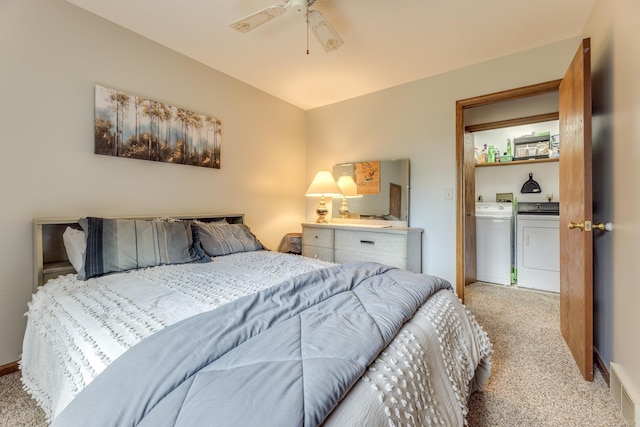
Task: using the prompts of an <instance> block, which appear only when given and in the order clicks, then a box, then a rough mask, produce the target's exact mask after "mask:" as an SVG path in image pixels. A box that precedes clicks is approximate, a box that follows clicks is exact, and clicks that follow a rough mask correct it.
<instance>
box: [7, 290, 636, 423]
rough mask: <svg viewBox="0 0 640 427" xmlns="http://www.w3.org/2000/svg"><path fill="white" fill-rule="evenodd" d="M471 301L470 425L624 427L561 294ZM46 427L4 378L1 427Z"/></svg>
mask: <svg viewBox="0 0 640 427" xmlns="http://www.w3.org/2000/svg"><path fill="white" fill-rule="evenodd" d="M465 298H466V304H467V306H468V307H469V309H470V310H471V312H472V313H473V314H474V316H475V317H476V319H477V320H478V322H479V323H480V324H481V325H482V326H483V328H484V329H485V330H486V331H487V333H488V334H489V337H490V339H491V342H492V344H493V349H494V353H493V357H492V361H493V366H492V370H491V377H490V379H489V383H488V384H487V387H486V388H485V390H484V391H483V392H477V393H474V394H473V395H472V396H471V399H470V402H469V415H468V417H467V419H468V422H469V426H471V427H485V426H486V427H489V426H491V427H499V426H505V427H506V426H509V427H517V426H523V427H525V426H526V427H547V426H548V427H565V426H566V427H573V426H580V427H620V426H625V425H626V424H625V422H624V420H623V419H622V417H621V415H620V412H619V410H618V408H617V406H616V404H615V402H614V401H613V398H612V397H611V395H610V393H609V389H608V387H607V384H606V382H605V381H604V379H603V377H602V375H601V374H600V372H597V371H596V375H595V380H594V381H593V382H586V381H584V380H583V379H582V376H581V375H580V372H579V370H578V368H577V366H576V365H575V363H574V361H573V359H572V357H571V354H570V352H569V350H568V348H567V346H566V344H565V343H564V340H563V338H562V336H561V334H560V328H559V324H560V319H559V316H560V315H559V298H558V296H557V295H555V294H550V293H545V292H535V291H529V290H525V289H517V288H509V287H505V286H498V285H490V284H484V283H474V284H472V285H470V286H467V288H466V291H465ZM46 425H47V423H46V420H45V417H44V413H43V412H42V410H41V409H40V408H39V407H38V406H37V405H36V403H35V401H34V400H33V399H31V398H30V397H29V395H28V394H27V393H26V392H25V391H24V390H23V389H22V386H21V383H20V373H19V372H16V373H13V374H9V375H5V376H3V377H0V427H21V426H24V427H26V426H29V427H40V426H46Z"/></svg>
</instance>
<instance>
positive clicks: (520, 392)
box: [465, 283, 626, 427]
mask: <svg viewBox="0 0 640 427" xmlns="http://www.w3.org/2000/svg"><path fill="white" fill-rule="evenodd" d="M465 304H466V305H467V307H469V309H470V310H471V312H472V313H473V314H474V316H475V317H476V319H477V320H478V323H480V324H481V325H482V327H483V328H484V329H485V331H487V333H488V334H489V338H490V339H491V343H492V344H493V350H494V353H493V355H492V362H493V365H492V367H491V377H490V378H489V383H488V384H487V386H486V387H485V390H484V391H483V392H479V393H474V394H473V395H472V396H471V399H470V402H469V406H470V407H469V416H468V417H467V419H468V421H469V425H470V426H471V427H474V426H477V427H481V426H510V427H516V426H523V427H524V426H526V427H546V426H549V427H564V426H567V427H570V426H571V427H572V426H581V427H600V426H601V427H618V426H626V424H625V422H624V419H623V418H622V416H621V415H620V411H619V410H618V407H617V406H616V404H615V402H614V400H613V397H612V396H611V394H610V392H609V388H608V386H607V383H606V382H605V380H604V378H603V377H602V374H601V373H600V372H599V371H597V370H596V372H595V378H594V381H593V382H587V381H585V380H583V378H582V375H581V374H580V371H579V369H578V367H577V365H576V364H575V362H574V360H573V358H572V356H571V352H570V351H569V348H568V347H567V345H566V344H565V342H564V339H563V338H562V334H561V332H560V298H559V295H558V294H553V293H548V292H536V291H531V290H527V289H518V288H513V287H506V286H500V285H491V284H485V283H474V284H472V285H469V286H467V288H466V289H465Z"/></svg>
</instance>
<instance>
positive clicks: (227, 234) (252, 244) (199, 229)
mask: <svg viewBox="0 0 640 427" xmlns="http://www.w3.org/2000/svg"><path fill="white" fill-rule="evenodd" d="M193 226H194V228H195V231H196V234H198V240H199V244H200V245H201V246H202V249H203V250H204V252H205V253H206V254H207V255H209V256H212V257H213V256H220V255H229V254H233V253H236V252H250V251H259V250H261V249H263V246H262V243H260V242H259V241H258V239H257V238H256V236H254V235H253V233H251V231H250V230H249V227H247V226H246V225H244V224H221V225H216V224H206V223H205V224H202V223H200V224H194V225H193Z"/></svg>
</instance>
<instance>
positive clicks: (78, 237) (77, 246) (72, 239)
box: [62, 227, 87, 273]
mask: <svg viewBox="0 0 640 427" xmlns="http://www.w3.org/2000/svg"><path fill="white" fill-rule="evenodd" d="M62 241H63V242H64V248H65V250H66V251H67V258H69V262H70V263H71V265H72V266H73V268H75V270H76V272H78V273H80V272H81V271H82V269H83V268H84V253H85V250H86V248H87V243H86V242H85V237H84V231H82V230H77V229H75V228H71V227H67V229H66V230H64V233H62Z"/></svg>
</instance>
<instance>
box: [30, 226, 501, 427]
mask: <svg viewBox="0 0 640 427" xmlns="http://www.w3.org/2000/svg"><path fill="white" fill-rule="evenodd" d="M35 224H36V225H35V227H36V228H35V230H36V231H35V238H36V249H37V250H36V263H35V264H36V268H37V269H38V270H37V272H36V277H37V278H39V279H40V280H42V278H43V277H46V272H47V271H48V269H47V268H46V266H47V265H48V264H55V265H56V268H57V269H58V270H56V271H59V272H62V273H63V274H62V275H61V276H60V277H57V278H54V279H51V280H49V281H47V282H46V284H45V285H44V286H40V287H39V288H38V289H37V292H35V293H34V295H33V298H32V300H31V302H30V303H29V311H28V313H27V319H28V320H27V329H26V333H25V338H24V345H23V354H22V358H21V369H22V380H23V385H24V388H25V389H26V390H27V391H28V392H29V393H30V394H31V395H32V396H33V397H34V398H35V400H36V401H37V402H38V404H39V405H40V406H41V407H42V408H43V410H44V411H45V413H46V415H47V417H48V418H49V419H50V420H52V422H53V425H54V426H57V425H60V426H70V425H71V426H72V425H78V426H80V425H104V426H110V425H141V426H142V425H149V426H157V425H184V426H195V425H230V426H231V425H265V426H266V425H274V426H275V425H279V426H282V425H326V426H344V425H368V426H387V425H466V414H467V400H468V398H469V396H470V394H471V393H472V392H474V391H475V390H479V389H481V388H482V387H483V386H484V385H485V383H486V381H487V379H488V376H489V372H490V366H491V351H492V350H491V344H490V342H489V339H488V337H487V335H486V333H485V332H484V331H483V330H482V328H481V327H480V326H479V325H478V323H477V322H476V321H475V319H474V318H473V316H472V315H471V313H469V311H468V310H467V309H466V307H465V306H464V305H463V304H462V303H461V302H460V300H459V299H458V298H457V296H456V295H455V293H454V292H453V290H452V288H451V286H450V284H449V283H448V282H446V281H444V280H442V279H440V278H437V277H432V276H428V275H425V274H417V273H411V272H407V271H403V270H399V269H396V268H392V267H388V266H385V265H382V264H376V263H351V264H343V265H338V264H332V263H326V262H323V261H318V260H314V259H310V258H305V257H301V256H298V255H292V254H283V253H277V252H273V251H269V250H266V249H265V248H264V247H263V246H262V244H261V243H260V241H259V240H258V239H257V238H256V236H254V235H253V234H252V233H251V231H250V230H249V228H248V227H246V226H245V225H244V224H243V216H242V215H219V216H216V215H207V216H174V217H171V218H153V219H152V218H134V219H131V218H126V219H125V218H82V219H80V220H79V221H75V220H60V221H56V220H47V221H36V222H35ZM72 235H73V237H71V236H72ZM74 242H75V243H74ZM74 245H75V246H74ZM61 247H64V248H65V250H64V251H60V248H61ZM82 250H84V253H82ZM51 251H55V252H56V253H57V255H56V256H53V258H55V259H52V255H50V254H47V252H51ZM47 260H48V261H50V262H47ZM69 263H71V264H73V269H72V270H71V271H73V272H70V271H69V268H70V267H69ZM61 265H62V266H63V267H60V266H61ZM65 268H66V269H67V270H65ZM64 273H66V274H64ZM276 408H277V409H276ZM212 420H215V421H212Z"/></svg>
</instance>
